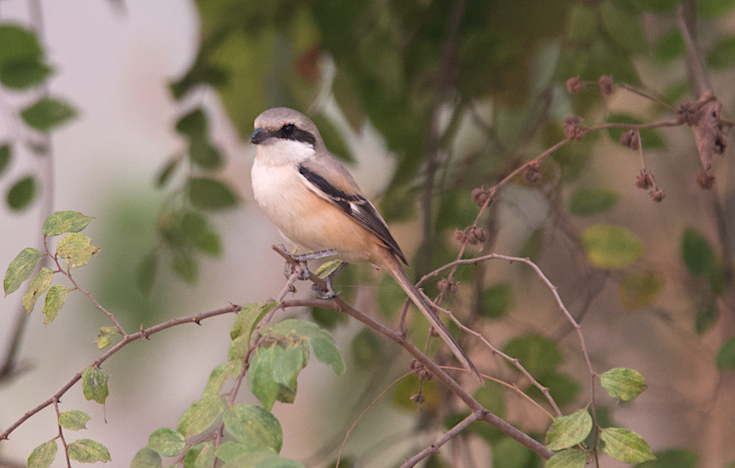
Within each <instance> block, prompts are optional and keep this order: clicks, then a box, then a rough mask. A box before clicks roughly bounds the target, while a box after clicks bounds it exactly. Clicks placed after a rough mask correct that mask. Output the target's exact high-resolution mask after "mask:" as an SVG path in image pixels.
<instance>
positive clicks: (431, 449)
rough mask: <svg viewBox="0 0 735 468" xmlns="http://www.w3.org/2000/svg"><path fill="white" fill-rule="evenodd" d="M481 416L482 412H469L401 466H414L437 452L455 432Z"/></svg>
mask: <svg viewBox="0 0 735 468" xmlns="http://www.w3.org/2000/svg"><path fill="white" fill-rule="evenodd" d="M481 417H482V413H480V412H475V411H473V412H472V413H470V415H469V416H467V417H466V418H464V419H463V420H462V421H460V422H459V423H458V424H457V425H456V426H454V427H453V428H451V429H449V430H448V431H447V432H445V433H444V435H443V436H441V437H440V438H439V439H438V440H437V441H436V442H434V443H433V444H431V445H430V446H428V447H426V448H425V449H424V450H422V451H420V452H419V453H417V454H416V455H414V456H413V457H411V458H409V459H408V460H406V462H405V463H404V464H403V465H401V468H410V467H412V466H416V464H417V463H418V462H420V461H421V460H423V459H424V458H426V457H428V456H429V455H431V454H433V453H439V447H441V446H442V445H444V444H446V443H447V442H449V441H450V440H452V439H453V438H454V437H456V436H457V434H459V433H460V432H462V431H463V430H465V429H466V428H467V426H469V425H470V424H472V423H473V422H475V421H477V420H479V419H480V418H481Z"/></svg>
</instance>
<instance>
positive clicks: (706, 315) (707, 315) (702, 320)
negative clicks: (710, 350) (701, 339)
mask: <svg viewBox="0 0 735 468" xmlns="http://www.w3.org/2000/svg"><path fill="white" fill-rule="evenodd" d="M718 315H719V314H718V313H717V307H716V306H715V305H714V304H708V305H706V306H705V308H704V310H701V311H699V312H697V316H696V317H695V318H694V330H695V331H696V332H697V334H698V335H703V334H705V333H706V332H708V331H709V330H710V329H711V328H712V327H713V326H714V324H715V323H717V317H718Z"/></svg>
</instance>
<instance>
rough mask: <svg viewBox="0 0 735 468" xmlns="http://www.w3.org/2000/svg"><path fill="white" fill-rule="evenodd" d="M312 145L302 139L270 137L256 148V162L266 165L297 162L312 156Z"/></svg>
mask: <svg viewBox="0 0 735 468" xmlns="http://www.w3.org/2000/svg"><path fill="white" fill-rule="evenodd" d="M314 153H315V151H314V147H313V146H312V145H310V144H308V143H305V142H303V141H296V140H285V139H281V138H270V139H268V140H266V141H264V142H262V143H260V144H259V145H258V147H257V149H256V156H255V158H256V162H258V163H259V164H263V165H267V166H281V165H287V164H288V165H292V164H298V163H300V162H302V161H304V160H306V159H309V158H311V157H313V156H314Z"/></svg>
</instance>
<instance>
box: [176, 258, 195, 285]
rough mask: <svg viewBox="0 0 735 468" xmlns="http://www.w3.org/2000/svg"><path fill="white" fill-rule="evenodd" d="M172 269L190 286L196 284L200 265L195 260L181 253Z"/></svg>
mask: <svg viewBox="0 0 735 468" xmlns="http://www.w3.org/2000/svg"><path fill="white" fill-rule="evenodd" d="M172 267H173V270H174V272H175V273H176V274H177V275H179V278H181V279H183V280H184V281H186V282H187V283H188V284H194V283H196V281H197V277H198V276H199V265H198V264H197V262H196V260H195V259H194V258H192V257H191V256H189V255H183V254H181V253H179V254H178V255H177V256H176V258H175V259H174V263H173V265H172Z"/></svg>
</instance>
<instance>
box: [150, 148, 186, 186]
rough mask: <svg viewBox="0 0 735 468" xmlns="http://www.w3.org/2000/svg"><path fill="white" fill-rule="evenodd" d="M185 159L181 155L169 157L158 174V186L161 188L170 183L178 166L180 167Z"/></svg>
mask: <svg viewBox="0 0 735 468" xmlns="http://www.w3.org/2000/svg"><path fill="white" fill-rule="evenodd" d="M183 160H184V158H183V157H182V156H181V155H176V156H173V157H172V158H171V159H169V160H168V162H166V164H165V165H164V166H163V168H162V169H161V170H160V172H159V173H158V175H157V176H156V188H159V189H160V188H163V187H165V186H166V184H168V181H169V180H171V177H173V175H174V172H176V168H177V167H179V164H181V161H183Z"/></svg>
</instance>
